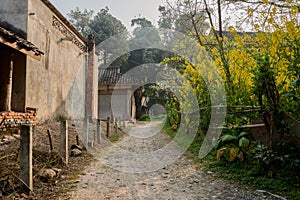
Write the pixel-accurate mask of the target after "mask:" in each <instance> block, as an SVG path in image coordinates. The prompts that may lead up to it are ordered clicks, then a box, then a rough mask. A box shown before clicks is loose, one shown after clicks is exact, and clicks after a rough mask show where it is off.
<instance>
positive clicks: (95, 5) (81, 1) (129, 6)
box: [50, 0, 165, 28]
mask: <svg viewBox="0 0 300 200" xmlns="http://www.w3.org/2000/svg"><path fill="white" fill-rule="evenodd" d="M50 1H51V2H52V3H53V4H54V6H55V7H56V8H57V9H58V10H59V11H60V12H61V13H62V14H64V15H65V16H66V14H67V13H69V12H70V10H73V9H75V8H76V7H79V8H80V9H81V10H83V9H85V8H87V9H91V10H94V11H95V12H98V11H99V10H100V9H102V8H105V7H106V6H107V7H108V8H109V10H110V11H109V12H110V13H111V14H112V15H113V16H115V17H116V18H118V19H119V20H121V21H122V23H123V24H124V25H125V26H126V27H127V28H130V22H131V19H133V18H135V17H139V16H142V17H145V18H147V19H148V20H150V21H151V22H152V23H154V22H156V21H157V19H158V16H159V12H158V6H159V5H164V3H165V0H50ZM154 24H156V23H154Z"/></svg>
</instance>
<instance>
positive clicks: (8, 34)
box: [0, 26, 44, 55]
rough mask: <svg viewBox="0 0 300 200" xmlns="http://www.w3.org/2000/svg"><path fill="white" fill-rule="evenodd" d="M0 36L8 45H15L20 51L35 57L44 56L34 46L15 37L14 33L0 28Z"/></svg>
mask: <svg viewBox="0 0 300 200" xmlns="http://www.w3.org/2000/svg"><path fill="white" fill-rule="evenodd" d="M0 36H2V37H3V38H4V39H5V40H6V41H7V42H9V43H16V44H17V46H18V47H19V48H20V49H25V50H27V51H32V52H34V54H35V55H44V53H43V52H42V51H40V50H39V49H38V48H37V47H36V46H35V45H34V44H32V43H31V42H29V41H27V40H25V39H23V38H21V37H19V36H17V35H16V34H15V33H13V32H11V31H9V30H7V29H5V28H3V27H1V26H0Z"/></svg>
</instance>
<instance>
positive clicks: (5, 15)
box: [0, 0, 29, 39]
mask: <svg viewBox="0 0 300 200" xmlns="http://www.w3.org/2000/svg"><path fill="white" fill-rule="evenodd" d="M27 8H28V1H27V0H21V1H20V0H1V1H0V19H1V20H0V21H1V22H7V23H9V24H11V25H13V26H14V27H15V28H17V29H20V30H22V31H23V32H24V33H26V32H27V16H28V14H29V13H28V9H27ZM23 36H25V37H26V35H23ZM25 39H26V38H25Z"/></svg>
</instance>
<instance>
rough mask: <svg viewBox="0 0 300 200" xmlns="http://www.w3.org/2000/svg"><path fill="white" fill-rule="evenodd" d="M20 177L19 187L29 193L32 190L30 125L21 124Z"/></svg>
mask: <svg viewBox="0 0 300 200" xmlns="http://www.w3.org/2000/svg"><path fill="white" fill-rule="evenodd" d="M20 168H21V169H20V170H21V171H20V179H21V180H22V181H23V183H22V185H21V188H22V190H23V191H24V192H26V193H29V192H30V191H32V190H33V179H32V125H22V126H21V138H20Z"/></svg>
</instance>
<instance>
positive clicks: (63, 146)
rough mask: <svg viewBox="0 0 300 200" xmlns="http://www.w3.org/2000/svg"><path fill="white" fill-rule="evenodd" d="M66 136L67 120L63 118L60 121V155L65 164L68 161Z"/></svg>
mask: <svg viewBox="0 0 300 200" xmlns="http://www.w3.org/2000/svg"><path fill="white" fill-rule="evenodd" d="M68 137H69V136H68V121H67V120H65V121H62V122H61V123H60V155H61V157H62V159H63V161H64V162H65V163H66V165H67V164H68V162H69V152H68V146H69V145H68V144H69V142H68V140H69V139H68Z"/></svg>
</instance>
